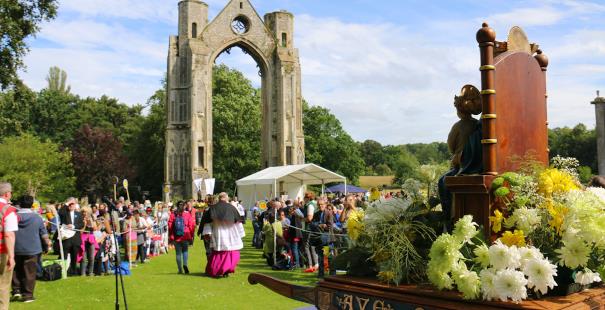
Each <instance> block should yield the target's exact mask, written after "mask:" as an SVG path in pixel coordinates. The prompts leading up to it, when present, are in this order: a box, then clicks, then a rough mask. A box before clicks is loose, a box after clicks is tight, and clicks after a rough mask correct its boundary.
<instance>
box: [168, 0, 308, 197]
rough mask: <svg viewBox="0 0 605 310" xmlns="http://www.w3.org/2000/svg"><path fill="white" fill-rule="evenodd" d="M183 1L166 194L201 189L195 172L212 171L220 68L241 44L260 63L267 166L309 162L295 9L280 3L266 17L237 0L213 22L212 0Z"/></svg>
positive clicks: (172, 68)
mask: <svg viewBox="0 0 605 310" xmlns="http://www.w3.org/2000/svg"><path fill="white" fill-rule="evenodd" d="M178 6H179V24H178V36H171V37H170V40H169V48H168V79H167V90H166V93H167V106H166V115H167V119H168V124H167V128H166V150H165V161H164V162H165V167H164V179H165V190H164V192H165V195H166V196H165V197H164V198H165V199H168V195H170V196H169V197H171V198H172V197H181V198H190V197H195V196H196V193H197V189H196V188H195V185H194V184H193V180H194V179H197V178H208V177H212V153H213V152H212V141H213V138H214V137H213V136H212V69H213V65H214V61H215V59H216V58H217V57H218V56H219V55H220V54H221V53H222V52H223V51H225V50H227V49H229V48H231V47H233V46H238V47H240V48H242V49H243V50H244V52H246V53H247V54H249V55H251V56H252V58H253V59H254V60H255V61H256V63H257V64H258V67H259V68H260V72H259V74H260V75H261V77H262V86H261V87H262V91H261V93H262V99H261V100H262V110H261V111H262V136H261V146H262V150H259V152H261V160H262V164H261V165H262V167H263V168H266V167H270V166H281V165H288V164H302V163H304V162H305V156H304V135H303V129H302V96H301V87H300V62H299V57H298V50H297V49H296V48H294V40H293V38H294V16H293V15H292V14H291V13H288V12H286V11H279V12H273V13H268V14H266V15H265V16H264V19H261V17H260V16H259V15H258V13H257V12H256V10H255V9H254V7H253V6H252V4H251V3H250V1H249V0H231V1H229V3H228V4H227V5H226V6H225V8H224V9H223V10H222V11H221V12H220V13H219V14H218V15H217V16H216V17H215V18H214V20H212V21H211V22H208V5H207V4H205V3H204V2H201V1H197V0H184V1H180V2H179V4H178ZM237 155H238V154H233V155H232V156H237Z"/></svg>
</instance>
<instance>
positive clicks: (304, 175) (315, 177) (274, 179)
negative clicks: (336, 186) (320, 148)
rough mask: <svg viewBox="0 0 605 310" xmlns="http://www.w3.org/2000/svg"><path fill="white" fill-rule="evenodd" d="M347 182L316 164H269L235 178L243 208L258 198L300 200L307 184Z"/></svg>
mask: <svg viewBox="0 0 605 310" xmlns="http://www.w3.org/2000/svg"><path fill="white" fill-rule="evenodd" d="M332 182H345V184H346V182H347V179H346V178H345V177H343V176H341V175H339V174H337V173H334V172H332V171H330V170H328V169H325V168H322V167H320V166H318V165H315V164H303V165H289V166H278V167H269V168H266V169H264V170H261V171H259V172H257V173H254V174H252V175H249V176H247V177H245V178H242V179H239V180H237V182H236V184H237V196H238V198H239V199H240V200H242V204H243V205H244V206H245V207H252V206H254V204H255V203H256V202H257V201H259V200H261V199H272V198H275V197H278V196H280V195H281V194H284V195H288V199H296V198H300V199H302V197H303V194H304V190H305V186H306V185H319V184H321V185H322V191H323V185H324V184H327V183H332Z"/></svg>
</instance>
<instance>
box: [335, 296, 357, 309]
mask: <svg viewBox="0 0 605 310" xmlns="http://www.w3.org/2000/svg"><path fill="white" fill-rule="evenodd" d="M338 305H339V306H340V308H341V309H343V310H347V309H350V310H353V295H344V297H343V298H338Z"/></svg>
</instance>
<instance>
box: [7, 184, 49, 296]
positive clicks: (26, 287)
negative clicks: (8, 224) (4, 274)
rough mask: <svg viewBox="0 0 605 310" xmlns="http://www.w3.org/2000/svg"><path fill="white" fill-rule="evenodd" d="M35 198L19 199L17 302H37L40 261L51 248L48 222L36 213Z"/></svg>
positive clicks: (16, 237)
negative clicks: (43, 253)
mask: <svg viewBox="0 0 605 310" xmlns="http://www.w3.org/2000/svg"><path fill="white" fill-rule="evenodd" d="M33 203H34V198H33V197H32V196H23V197H21V199H19V207H20V209H19V211H17V217H18V218H19V230H18V231H16V232H15V272H14V273H13V280H12V286H13V299H15V300H20V301H23V302H32V301H34V288H35V286H36V274H37V270H38V258H39V256H40V254H42V252H45V253H46V252H47V251H48V249H49V248H50V246H51V243H50V239H49V238H48V233H47V232H46V228H45V227H44V221H43V220H42V218H41V217H40V215H39V214H37V213H36V212H34V211H32V209H31V208H32V204H33Z"/></svg>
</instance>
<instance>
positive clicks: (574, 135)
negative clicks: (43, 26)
mask: <svg viewBox="0 0 605 310" xmlns="http://www.w3.org/2000/svg"><path fill="white" fill-rule="evenodd" d="M66 80H67V74H66V73H65V72H64V71H62V70H60V69H59V68H51V69H50V71H49V74H48V76H47V82H48V85H47V87H46V88H44V89H42V90H40V91H38V92H36V91H33V90H31V89H29V88H28V87H27V86H25V85H23V84H19V85H18V86H16V87H12V88H10V89H8V90H6V91H3V92H2V93H0V135H1V136H2V140H1V141H0V142H1V143H0V162H2V163H3V164H2V165H1V167H0V178H2V179H7V180H9V181H12V182H13V183H15V185H16V186H15V187H16V188H17V189H18V190H19V191H21V192H23V193H24V192H30V193H35V194H36V195H37V196H38V197H41V198H42V199H62V198H64V197H65V196H67V195H90V196H94V197H99V196H101V195H106V194H108V193H111V189H112V184H113V183H114V182H115V181H114V179H115V177H117V178H118V179H120V180H122V179H125V178H126V179H128V180H129V181H130V184H131V188H130V192H131V193H132V195H133V196H134V197H135V198H138V199H140V198H141V196H142V195H143V194H144V193H146V194H147V196H149V197H152V198H156V199H158V198H159V197H160V196H161V189H162V184H163V181H164V176H163V174H164V162H163V161H164V146H165V140H164V137H165V136H164V131H165V128H166V112H165V104H166V95H165V89H164V87H165V85H162V86H160V88H159V89H158V90H157V91H156V92H155V93H154V94H153V95H152V96H151V97H150V98H149V99H148V100H147V102H146V103H145V104H134V105H128V104H126V103H122V102H120V101H119V100H118V99H116V98H110V97H108V96H104V95H103V96H101V97H99V98H93V97H80V96H78V95H76V94H72V93H71V92H70V88H69V85H67V82H66ZM213 83H214V84H213V118H214V123H213V126H214V128H213V130H214V176H215V177H216V179H217V181H218V182H217V190H227V191H232V190H233V188H234V184H235V181H236V180H237V179H239V178H242V177H244V176H246V175H249V174H251V173H254V172H256V171H258V170H259V169H260V168H261V162H260V152H261V145H260V132H261V117H262V116H261V99H260V98H261V97H260V90H259V89H257V88H254V87H253V86H252V83H251V82H250V81H249V80H248V79H246V78H245V76H244V75H243V74H242V73H241V72H239V71H237V70H234V69H231V68H229V67H227V66H225V65H219V66H216V67H215V68H214V73H213ZM303 127H304V133H305V148H306V149H305V156H306V161H307V162H313V163H315V164H318V165H320V166H323V167H325V168H327V169H330V170H333V171H335V172H337V173H340V174H342V175H344V176H346V177H347V178H348V179H349V180H350V181H351V182H352V183H356V182H357V180H358V178H359V176H361V175H394V176H395V181H396V183H397V184H403V183H404V182H405V180H406V179H408V178H416V179H420V180H422V179H426V177H425V176H424V174H426V173H425V172H423V169H422V168H421V167H423V166H426V165H435V166H439V167H442V169H441V170H444V169H446V168H447V166H448V160H449V157H450V155H449V151H448V148H447V144H446V143H443V142H433V143H415V144H403V145H382V144H380V143H379V142H377V141H374V140H366V141H363V142H356V141H355V140H354V139H353V138H352V137H351V136H350V135H349V134H348V133H347V132H346V131H345V130H344V129H343V126H342V123H341V122H340V121H339V120H338V119H337V118H336V116H335V115H334V114H332V113H331V112H330V111H329V110H328V109H326V108H324V107H319V106H312V105H310V104H308V103H307V102H304V103H303ZM549 140H550V151H551V156H554V155H561V156H570V157H575V158H577V159H578V160H579V161H580V164H581V166H582V167H581V169H580V175H581V176H582V178H583V179H584V180H586V179H588V178H589V177H590V176H591V175H592V171H596V165H597V161H596V143H595V141H596V136H595V131H594V130H589V129H587V128H586V126H585V125H583V124H578V125H577V126H575V127H573V128H568V127H563V128H555V129H551V130H549ZM425 170H426V169H425ZM441 170H440V171H441ZM429 181H430V180H429Z"/></svg>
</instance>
